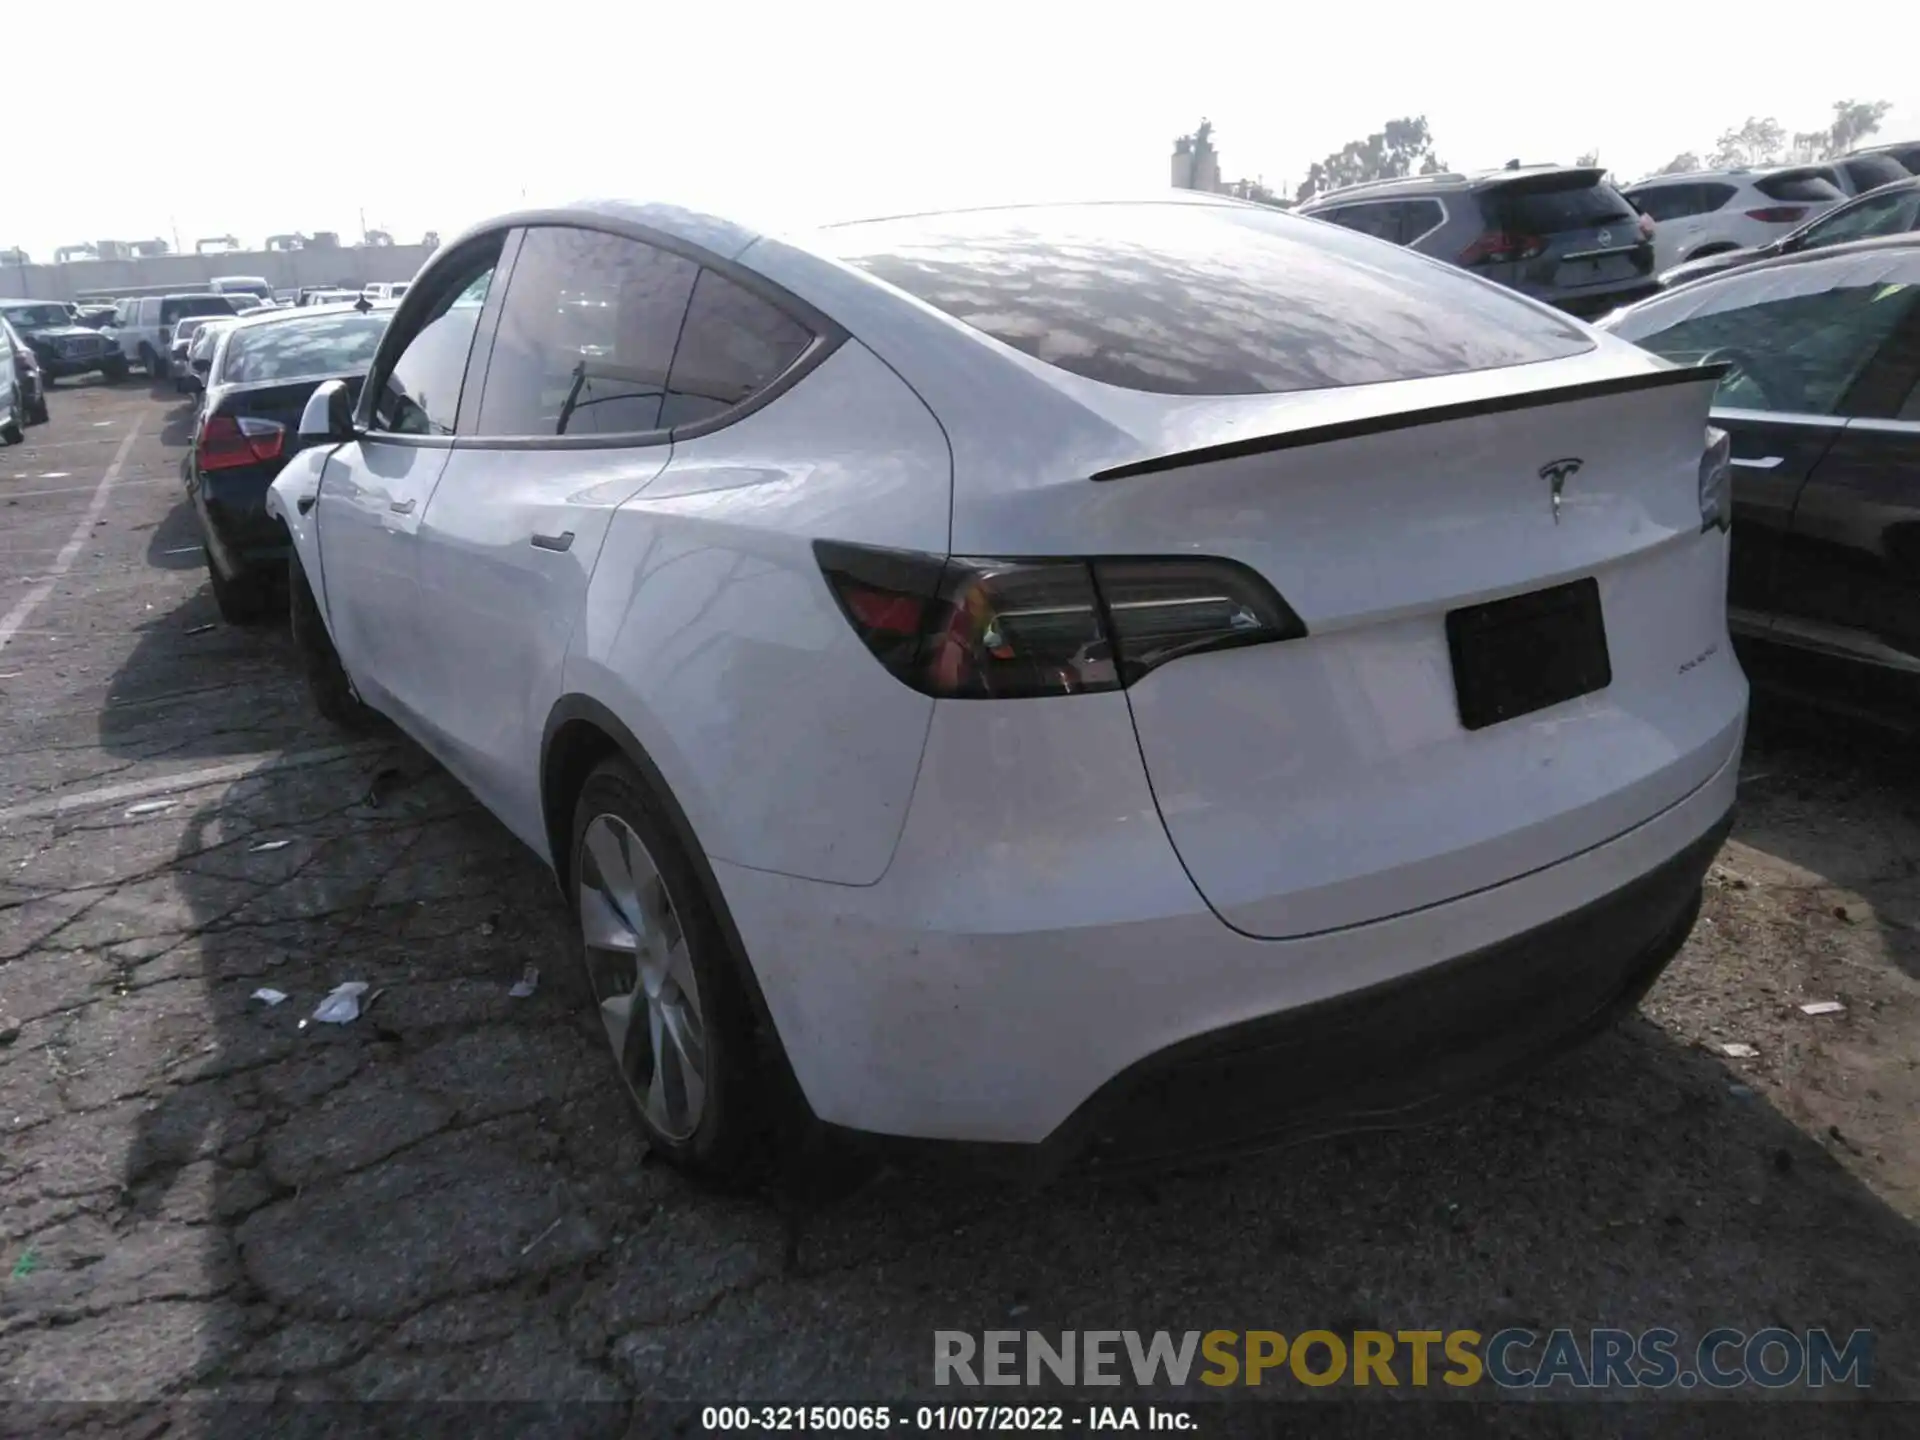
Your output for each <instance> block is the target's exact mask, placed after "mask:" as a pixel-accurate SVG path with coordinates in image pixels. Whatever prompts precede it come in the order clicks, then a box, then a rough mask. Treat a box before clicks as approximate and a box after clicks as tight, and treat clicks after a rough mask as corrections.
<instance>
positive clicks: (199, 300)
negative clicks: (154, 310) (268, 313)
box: [160, 295, 252, 325]
mask: <svg viewBox="0 0 1920 1440" xmlns="http://www.w3.org/2000/svg"><path fill="white" fill-rule="evenodd" d="M251 303H252V297H251V296H248V297H246V298H245V299H241V298H239V297H237V296H233V295H183V296H182V297H181V298H180V299H178V300H167V301H164V302H162V304H161V306H160V323H161V324H163V325H170V324H172V323H173V322H174V321H175V320H178V319H179V318H180V317H181V316H183V315H231V314H233V312H234V311H235V310H236V309H238V308H239V307H240V306H241V305H246V304H251Z"/></svg>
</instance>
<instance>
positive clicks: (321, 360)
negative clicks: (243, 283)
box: [220, 314, 387, 385]
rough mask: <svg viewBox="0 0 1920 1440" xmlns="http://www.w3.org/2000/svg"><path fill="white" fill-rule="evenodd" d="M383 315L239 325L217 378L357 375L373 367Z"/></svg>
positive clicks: (232, 381) (237, 381) (244, 381)
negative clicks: (370, 366)
mask: <svg viewBox="0 0 1920 1440" xmlns="http://www.w3.org/2000/svg"><path fill="white" fill-rule="evenodd" d="M386 328H387V317H386V315H384V314H368V315H359V314H351V315H317V316H315V317H313V318H312V319H310V320H281V321H276V322H275V323H273V324H268V325H243V326H240V327H238V328H237V329H235V331H234V332H233V335H232V337H231V338H230V339H229V340H228V341H227V358H226V363H225V364H223V365H222V366H221V369H220V378H221V379H222V380H223V381H225V382H226V383H227V384H229V385H248V384H253V383H255V382H257V381H262V380H299V379H305V378H309V377H312V376H318V375H355V374H362V373H364V372H365V371H366V368H367V367H368V366H369V365H371V364H372V363H373V352H374V351H375V350H376V349H377V348H379V345H380V336H381V334H382V333H383V332H384V331H385V330H386Z"/></svg>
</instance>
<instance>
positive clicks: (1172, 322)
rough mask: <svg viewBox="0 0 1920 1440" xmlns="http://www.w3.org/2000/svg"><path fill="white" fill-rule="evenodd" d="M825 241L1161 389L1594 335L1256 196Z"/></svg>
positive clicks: (848, 232) (958, 223) (975, 320)
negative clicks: (1245, 202)
mask: <svg viewBox="0 0 1920 1440" xmlns="http://www.w3.org/2000/svg"><path fill="white" fill-rule="evenodd" d="M1614 203H1615V204H1617V205H1619V206H1620V207H1621V209H1622V211H1623V213H1627V214H1630V213H1631V212H1628V211H1626V210H1625V204H1624V202H1622V201H1620V200H1619V199H1618V197H1617V196H1616V197H1614ZM819 243H820V244H821V245H822V246H823V247H825V248H826V249H827V250H828V251H829V253H833V254H837V255H838V256H840V257H841V258H842V259H844V260H845V261H847V262H848V263H849V264H851V265H854V266H856V267H858V268H859V269H861V270H864V271H866V272H867V273H868V274H871V275H873V276H875V277H876V278H877V279H880V280H883V281H885V282H887V283H888V284H890V285H893V286H896V287H898V288H899V289H901V290H903V291H905V292H906V293H907V294H909V295H911V296H913V297H915V298H916V299H918V300H920V301H922V302H924V303H926V304H928V305H930V306H932V307H933V308H935V309H936V310H940V311H942V312H944V313H945V314H947V315H950V316H952V317H953V318H954V319H956V320H959V321H962V322H964V323H965V324H967V325H969V326H971V327H973V328H974V329H975V330H978V331H980V332H982V333H983V334H986V335H989V336H991V337H992V338H993V339H994V340H996V341H998V342H1000V343H1001V344H1003V345H1008V346H1011V347H1012V348H1013V349H1015V350H1017V351H1020V352H1021V353H1023V354H1025V355H1028V356H1031V357H1033V358H1034V359H1036V360H1040V361H1044V362H1045V363H1047V364H1049V365H1052V366H1055V367H1056V368H1058V369H1061V370H1065V371H1068V372H1070V373H1072V374H1074V375H1079V376H1083V377H1085V378H1086V379H1089V380H1097V381H1100V382H1102V383H1104V384H1108V385H1116V386H1122V387H1124V388H1127V389H1131V390H1143V391H1149V392H1152V393H1155V394H1162V395H1255V394H1278V393H1282V392H1288V391H1296V390H1317V389H1323V388H1329V387H1335V386H1344V385H1370V384H1376V383H1379V382H1382V381H1389V380H1411V379H1417V378H1420V377H1423V376H1430V375H1449V374H1458V373H1461V372H1463V371H1471V370H1488V369H1495V368H1498V367H1501V366H1506V365H1522V364H1528V363H1530V362H1533V361H1538V360H1549V359H1554V358H1557V357H1559V356H1565V355H1574V354H1579V353H1580V352H1582V351H1585V350H1588V349H1591V348H1592V341H1591V340H1589V339H1588V338H1587V337H1586V336H1585V335H1584V334H1583V333H1582V332H1581V331H1580V330H1579V329H1578V328H1577V327H1576V326H1575V325H1574V324H1573V323H1572V322H1570V321H1566V320H1563V319H1561V318H1560V317H1558V316H1555V315H1553V314H1551V313H1548V312H1546V311H1543V310H1540V309H1538V308H1536V307H1534V306H1532V305H1529V304H1526V303H1525V302H1523V301H1521V300H1519V299H1518V298H1517V297H1514V296H1511V295H1509V294H1507V293H1506V292H1504V291H1501V290H1499V289H1497V288H1495V287H1493V286H1489V285H1485V284H1482V283H1481V282H1479V281H1477V280H1475V279H1473V278H1472V277H1470V276H1468V275H1466V274H1464V273H1461V272H1456V271H1453V270H1451V269H1443V268H1438V267H1435V266H1434V265H1432V264H1431V263H1430V262H1428V261H1427V260H1425V259H1422V258H1420V257H1419V256H1416V255H1412V254H1407V253H1404V252H1398V251H1395V250H1392V249H1389V248H1387V247H1384V246H1379V245H1373V244H1369V243H1368V242H1367V241H1366V240H1364V239H1361V238H1359V237H1357V236H1348V235H1342V234H1341V233H1340V232H1339V230H1338V229H1337V228H1336V229H1332V230H1329V229H1327V228H1325V227H1323V226H1309V225H1304V224H1302V223H1301V221H1300V220H1299V219H1298V218H1296V217H1293V216H1289V215H1285V214H1281V213H1278V212H1273V211H1267V210H1264V209H1256V208H1253V207H1242V206H1237V205H1232V206H1229V205H1205V204H1190V203H1146V204H1107V205H1058V206H1033V207H1021V208H1011V209H1001V210H977V211H965V212H958V213H951V214H944V215H932V216H919V217H913V218H907V219H900V220H883V221H869V222H863V223H860V224H855V225H843V226H835V227H831V228H829V229H827V230H825V231H822V232H821V234H820V238H819Z"/></svg>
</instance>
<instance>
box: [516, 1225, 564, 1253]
mask: <svg viewBox="0 0 1920 1440" xmlns="http://www.w3.org/2000/svg"><path fill="white" fill-rule="evenodd" d="M559 1228H560V1221H559V1220H557V1219H556V1220H555V1221H554V1222H553V1223H552V1224H551V1225H549V1226H547V1228H546V1229H544V1230H542V1231H541V1232H540V1233H539V1234H538V1235H536V1236H534V1237H533V1239H531V1240H529V1241H528V1242H527V1243H526V1244H524V1245H522V1246H521V1247H520V1253H521V1254H522V1255H525V1254H526V1253H527V1252H528V1251H529V1250H531V1249H533V1247H534V1246H536V1245H538V1244H539V1243H540V1242H541V1241H542V1240H544V1239H546V1238H547V1236H549V1235H551V1234H553V1232H554V1231H556V1230H558V1229H559Z"/></svg>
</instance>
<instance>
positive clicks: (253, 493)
mask: <svg viewBox="0 0 1920 1440" xmlns="http://www.w3.org/2000/svg"><path fill="white" fill-rule="evenodd" d="M393 310H394V306H393V305H391V304H386V305H376V304H369V303H367V302H362V303H360V304H358V305H328V306H313V307H309V308H307V309H304V310H264V311H261V312H260V313H259V314H258V315H257V316H251V317H248V318H247V319H244V320H237V321H234V322H233V323H232V324H230V325H227V326H226V327H225V328H224V329H223V330H222V332H221V334H220V338H219V340H218V341H217V342H216V345H215V348H214V352H213V360H212V363H211V364H210V365H209V367H208V371H207V378H206V397H205V399H204V401H203V402H202V404H201V406H200V413H199V415H198V417H197V423H196V426H195V431H194V436H193V449H192V452H191V453H190V454H189V455H188V457H187V462H186V467H185V468H186V476H187V493H188V495H189V496H190V498H191V499H192V501H193V508H194V512H195V514H196V515H197V516H198V517H199V520H200V529H201V535H202V539H203V547H204V549H205V552H206V562H207V574H208V576H209V577H210V579H211V580H212V582H213V598H214V603H215V604H216V605H218V606H219V608H220V615H221V618H222V619H224V620H227V621H229V622H230V623H232V624H236V625H244V624H248V623H251V622H253V621H256V620H261V619H264V618H265V617H266V616H267V615H268V614H270V613H271V612H272V610H273V609H274V607H275V602H276V601H277V600H278V599H280V598H282V597H283V596H284V593H285V585H286V570H287V564H286V562H287V556H288V554H289V553H290V542H289V539H288V536H287V532H286V529H285V527H284V526H282V525H281V523H280V522H279V521H278V520H276V519H274V518H273V517H272V516H270V515H268V514H267V510H266V498H267V487H268V486H269V485H271V484H272V483H273V478H274V477H275V476H276V475H278V474H279V473H280V469H281V467H282V466H283V465H285V464H286V463H287V461H288V460H289V459H290V458H291V457H292V456H293V455H294V454H295V452H297V451H298V450H299V449H300V436H299V431H300V412H301V411H302V410H304V409H305V408H306V404H307V397H308V396H310V395H311V394H313V392H314V391H315V390H316V389H318V388H319V386H320V384H321V383H322V382H323V381H327V380H345V381H346V382H347V385H348V388H349V389H350V390H352V391H354V392H356V393H357V391H358V388H359V385H360V382H361V381H362V380H364V379H365V378H366V373H367V366H368V364H369V363H371V361H372V360H373V352H374V348H375V347H376V346H377V345H378V344H379V343H380V335H381V333H382V332H383V331H384V330H385V329H386V327H387V321H388V319H389V318H390V317H391V316H392V314H393Z"/></svg>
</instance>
